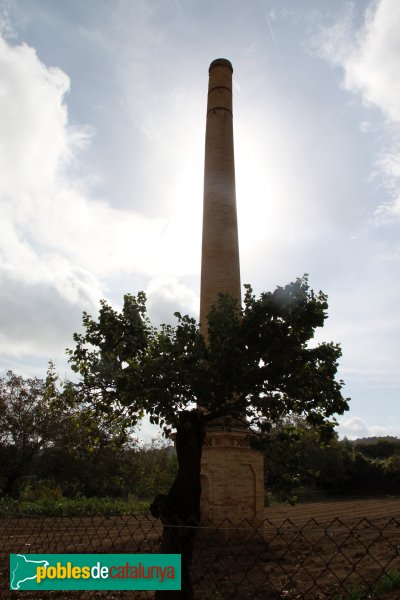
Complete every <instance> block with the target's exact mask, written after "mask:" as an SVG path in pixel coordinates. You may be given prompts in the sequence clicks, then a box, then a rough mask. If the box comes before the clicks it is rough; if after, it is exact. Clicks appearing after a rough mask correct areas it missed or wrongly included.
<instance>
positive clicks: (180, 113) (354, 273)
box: [0, 0, 400, 438]
mask: <svg viewBox="0 0 400 600" xmlns="http://www.w3.org/2000/svg"><path fill="white" fill-rule="evenodd" d="M399 31H400V2H398V0H377V1H371V0H357V1H354V2H349V1H347V0H337V1H336V2H331V1H329V0H287V1H284V0H248V2H242V1H241V0H220V1H218V0H213V1H211V0H113V1H112V2H109V1H108V0H85V1H84V2H82V1H81V0H65V1H63V2H54V0H0V34H1V37H0V371H1V372H2V373H4V372H5V371H6V370H7V369H13V370H14V371H16V372H18V373H21V374H23V375H25V376H27V375H38V376H44V374H45V370H46V367H47V362H48V360H49V359H50V358H52V359H53V360H54V361H55V363H56V366H57V368H58V370H59V371H60V373H61V374H62V375H67V376H68V375H69V370H68V367H67V363H66V359H65V348H66V347H67V346H69V347H71V346H72V334H73V332H74V331H78V330H79V329H80V324H81V315H82V311H83V310H86V311H88V312H89V313H91V314H92V315H96V314H97V311H98V307H99V299H100V298H107V299H108V300H109V301H110V302H112V303H113V304H114V305H115V306H116V307H119V306H121V303H122V297H123V294H124V293H126V292H132V293H136V292H137V291H138V290H142V289H144V290H146V291H147V293H148V297H149V310H150V315H151V317H152V318H153V320H154V321H155V322H156V323H160V322H165V321H166V320H171V315H172V313H173V312H174V311H175V310H180V311H182V312H189V313H191V314H192V315H194V316H198V306H199V275H200V246H201V215H202V178H203V160H204V156H203V153H204V133H205V111H206V93H207V80H208V66H209V63H210V62H211V61H212V60H213V59H215V58H217V57H225V58H228V59H229V60H231V62H232V64H233V68H234V132H235V158H236V172H237V201H238V217H239V240H240V251H241V271H242V281H243V283H247V282H248V283H251V284H252V285H253V287H254V289H255V291H256V292H261V291H263V290H272V289H274V288H275V287H276V286H277V285H284V284H286V283H288V282H289V281H292V280H294V279H295V278H296V277H298V276H301V275H302V274H303V273H309V275H310V284H311V286H312V287H313V288H314V289H316V290H319V289H322V290H323V291H324V292H326V293H327V294H328V296H329V304H330V308H329V319H328V321H327V323H326V326H325V327H324V329H323V330H321V333H320V334H319V339H320V340H326V341H331V340H333V341H337V342H340V343H341V345H342V348H343V357H342V360H341V364H340V373H339V377H340V378H342V379H344V380H345V382H346V387H345V388H344V393H345V395H346V396H350V397H351V398H352V400H351V409H350V411H349V413H347V414H346V415H345V416H343V417H341V418H340V421H341V428H340V432H341V434H342V435H343V434H346V435H347V436H348V437H350V438H352V437H358V436H365V435H375V434H380V435H386V434H393V435H400V403H399V399H400V398H399V389H400V370H399V367H400V344H399V334H400V311H399V305H400V284H399V262H400V244H399V233H400V78H399V72H400V44H399V35H400V34H399Z"/></svg>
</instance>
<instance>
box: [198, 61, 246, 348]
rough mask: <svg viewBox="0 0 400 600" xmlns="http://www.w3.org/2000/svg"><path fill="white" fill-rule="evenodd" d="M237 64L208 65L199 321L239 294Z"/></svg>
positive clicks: (204, 321)
mask: <svg viewBox="0 0 400 600" xmlns="http://www.w3.org/2000/svg"><path fill="white" fill-rule="evenodd" d="M232 73H233V69H232V65H231V63H230V62H229V60H226V59H225V58H217V59H216V60H214V61H213V62H212V63H211V65H210V68H209V84H208V102H207V124H206V147H205V165H204V204H203V242H202V259H201V291H200V325H201V330H202V333H203V335H204V336H205V337H207V315H208V312H209V310H210V308H211V306H212V305H213V304H214V303H215V302H216V301H217V299H218V294H220V293H225V294H230V295H231V296H233V297H234V298H237V299H238V301H239V303H240V300H241V294H240V266H239V242H238V226H237V215H236V190H235V160H234V152H233V115H232Z"/></svg>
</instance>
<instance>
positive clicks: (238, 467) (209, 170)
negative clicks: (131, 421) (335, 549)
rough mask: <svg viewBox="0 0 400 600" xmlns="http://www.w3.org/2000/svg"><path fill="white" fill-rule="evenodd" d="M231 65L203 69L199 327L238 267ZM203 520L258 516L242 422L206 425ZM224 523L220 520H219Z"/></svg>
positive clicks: (231, 285) (259, 497)
mask: <svg viewBox="0 0 400 600" xmlns="http://www.w3.org/2000/svg"><path fill="white" fill-rule="evenodd" d="M232 72H233V69H232V65H231V63H230V62H229V60H226V59H225V58H217V59H216V60H214V61H213V62H212V63H211V65H210V69H209V86H208V102H207V125H206V149H205V168H204V208H203V244H202V262H201V292H200V327H201V332H202V334H203V335H204V337H205V338H206V339H207V331H208V325H207V315H208V313H209V311H210V308H211V306H212V305H213V304H214V303H215V302H216V301H217V299H218V294H220V293H224V294H229V295H231V296H233V297H234V298H236V299H237V300H238V301H239V303H240V300H241V294H240V266H239V243H238V226H237V215H236V193H235V161H234V154H233V123H232ZM201 482H202V483H201V485H202V496H201V513H202V521H203V523H205V524H206V523H207V521H211V522H212V523H213V524H216V523H220V522H221V521H223V520H225V519H228V520H229V521H230V522H231V523H232V524H234V525H239V524H241V523H243V521H244V520H245V523H246V524H247V526H248V524H249V523H261V522H262V520H263V518H264V467H263V454H262V453H261V452H257V451H255V450H253V449H252V448H250V445H249V441H248V430H247V428H246V427H244V426H243V423H239V424H238V423H237V422H235V421H234V422H231V424H230V426H229V428H228V427H227V426H226V421H225V419H224V418H221V419H215V420H214V421H212V422H211V423H209V425H208V427H207V432H206V439H205V441H204V445H203V451H202V459H201ZM225 523H226V521H225Z"/></svg>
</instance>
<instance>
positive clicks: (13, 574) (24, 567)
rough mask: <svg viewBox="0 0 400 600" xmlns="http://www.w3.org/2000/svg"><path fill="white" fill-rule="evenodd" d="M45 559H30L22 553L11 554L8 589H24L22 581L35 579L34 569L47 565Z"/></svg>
mask: <svg viewBox="0 0 400 600" xmlns="http://www.w3.org/2000/svg"><path fill="white" fill-rule="evenodd" d="M49 564H50V563H49V562H48V561H47V560H30V559H28V558H26V556H24V555H23V554H13V555H11V556H10V589H11V590H19V589H22V590H23V589H26V588H25V587H24V583H25V582H26V581H29V580H31V579H32V580H36V569H37V568H38V567H48V566H49Z"/></svg>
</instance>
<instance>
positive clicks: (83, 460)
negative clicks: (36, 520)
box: [0, 363, 132, 497]
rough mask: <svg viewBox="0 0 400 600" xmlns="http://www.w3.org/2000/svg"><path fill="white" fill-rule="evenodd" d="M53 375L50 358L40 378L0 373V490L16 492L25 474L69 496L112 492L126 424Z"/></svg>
mask: <svg viewBox="0 0 400 600" xmlns="http://www.w3.org/2000/svg"><path fill="white" fill-rule="evenodd" d="M58 379H59V378H58V376H57V375H56V373H55V370H54V367H53V365H52V364H51V363H50V365H49V369H48V372H47V377H46V379H45V380H43V379H39V378H37V377H35V378H27V379H24V378H23V377H21V376H19V375H16V374H15V373H13V372H12V371H8V373H7V375H6V376H5V377H0V492H1V493H2V494H3V495H10V496H15V497H18V496H19V493H20V491H21V489H22V487H23V486H24V485H25V483H26V481H27V480H28V479H29V482H30V483H33V485H35V484H38V483H39V482H40V481H46V482H49V483H56V484H57V485H60V486H61V487H62V488H63V492H66V493H67V494H69V495H74V493H77V492H80V493H84V494H85V495H94V494H102V495H105V494H109V495H114V494H113V492H114V493H118V492H119V491H120V487H121V481H119V478H118V474H119V471H120V468H119V465H118V461H117V455H116V454H117V452H119V451H120V450H121V448H124V449H127V448H128V447H130V446H132V441H131V438H130V428H129V427H127V423H126V421H125V420H123V419H119V418H115V416H114V415H111V414H110V415H106V414H105V413H101V414H99V413H95V412H94V410H93V406H92V405H91V404H89V403H86V402H84V400H83V399H82V397H81V396H80V394H79V389H77V387H76V386H74V385H73V384H72V383H71V382H62V383H61V385H60V384H59V382H58ZM121 462H122V463H123V461H122V460H121ZM116 463H117V464H116Z"/></svg>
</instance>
